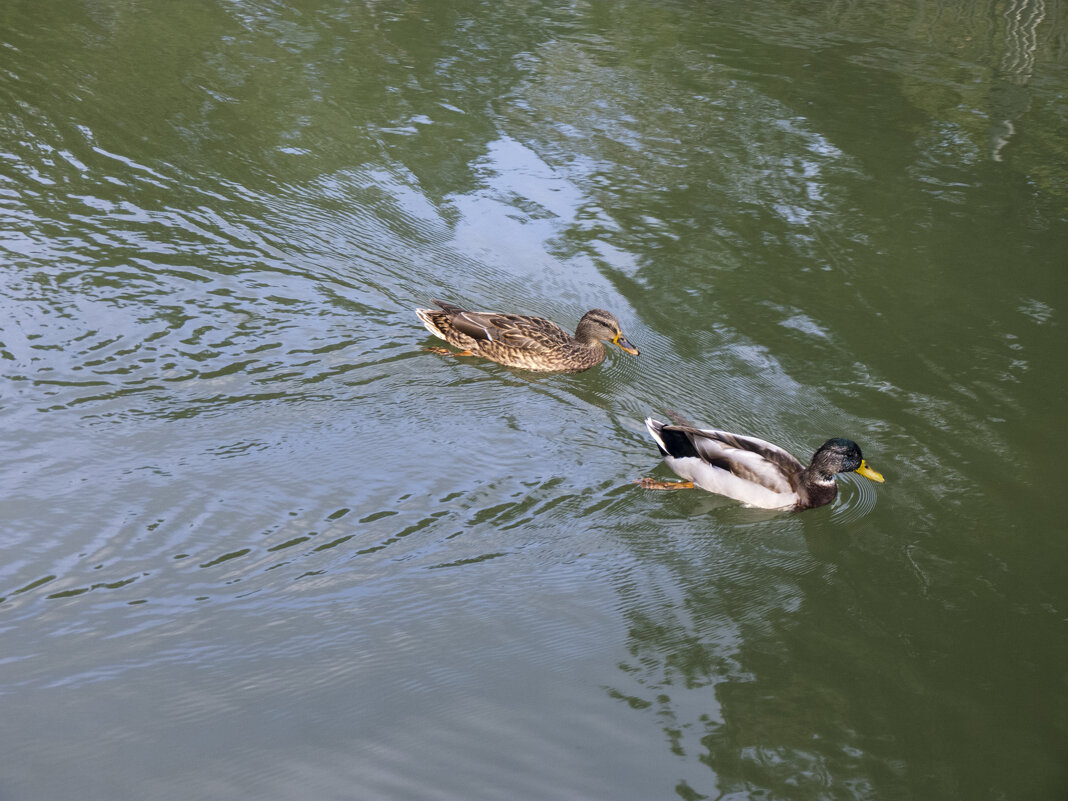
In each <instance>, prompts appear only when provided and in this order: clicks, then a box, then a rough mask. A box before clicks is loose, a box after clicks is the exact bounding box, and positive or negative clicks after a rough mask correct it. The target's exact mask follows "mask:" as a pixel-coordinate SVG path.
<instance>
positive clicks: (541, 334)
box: [415, 300, 638, 373]
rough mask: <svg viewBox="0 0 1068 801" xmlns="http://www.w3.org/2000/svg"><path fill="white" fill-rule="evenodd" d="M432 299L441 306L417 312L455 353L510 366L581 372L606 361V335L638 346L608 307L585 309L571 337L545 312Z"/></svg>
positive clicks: (609, 339) (621, 343)
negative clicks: (501, 310) (475, 307)
mask: <svg viewBox="0 0 1068 801" xmlns="http://www.w3.org/2000/svg"><path fill="white" fill-rule="evenodd" d="M433 302H434V303H435V304H437V305H438V306H440V307H441V309H442V310H441V311H438V310H437V309H416V310H415V313H416V314H417V315H419V319H420V320H422V321H423V325H425V326H426V328H427V330H428V331H429V332H430V333H431V334H433V335H434V336H436V337H441V338H442V339H444V340H445V341H446V342H448V343H449V344H450V345H453V346H455V347H457V348H462V349H463V351H462V352H461V353H458V354H456V355H457V356H484V357H485V358H487V359H491V360H492V361H495V362H499V363H500V364H504V365H507V366H508V367H521V368H523V369H524V370H537V371H539V372H543V373H555V372H561V373H577V372H580V371H581V370H586V369H589V368H590V367H593V366H594V365H595V364H600V363H601V362H602V361H604V345H603V344H601V343H602V341H604V342H611V343H612V344H613V345H618V346H619V347H620V348H622V349H623V350H625V351H626V352H627V353H632V354H634V355H635V356H637V355H638V349H637V348H636V347H634V346H633V345H631V344H630V343H629V342H627V338H626V337H624V336H623V332H622V331H621V330H620V328H619V320H617V319H616V318H615V317H614V316H613V315H611V314H609V313H608V312H606V311H605V310H604V309H591V310H590V311H588V312H586V313H585V314H584V315H582V319H581V320H579V324H578V328H576V329H575V336H574V337H572V336H571V335H570V334H568V333H567V331H565V330H564V329H563V328H561V327H560V326H558V325H557V324H556V323H554V322H553V321H552V320H546V319H544V318H542V317H524V316H522V315H519V314H498V313H497V312H473V311H467V310H466V309H461V308H460V307H459V306H454V305H453V304H451V303H446V302H445V301H443V300H435V301H433ZM442 352H447V351H442Z"/></svg>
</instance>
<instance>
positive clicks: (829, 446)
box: [637, 415, 883, 509]
mask: <svg viewBox="0 0 1068 801" xmlns="http://www.w3.org/2000/svg"><path fill="white" fill-rule="evenodd" d="M672 416H673V417H674V418H675V420H676V422H677V423H678V424H677V425H669V424H667V423H661V422H660V421H659V420H654V419H653V418H651V417H649V418H646V420H645V426H646V428H648V429H649V433H650V434H652V436H653V439H654V440H656V444H657V447H659V448H660V453H662V454H663V455H664V461H665V462H666V463H667V466H668V467H670V468H671V469H672V470H674V471H675V473H676V474H677V475H678V476H679V477H680V478H683V479H685V481H655V480H653V479H651V478H643V479H641V480H639V481H638V482H637V483H638V484H640V485H641V486H643V487H645V488H646V489H691V488H693V487H694V485H696V486H698V487H700V488H701V489H704V490H708V491H709V492H714V493H716V494H717V495H726V496H727V497H728V498H734V499H735V500H738V501H741V502H742V503H744V504H746V505H748V506H755V507H758V508H760V509H813V508H815V507H817V506H823V505H824V504H828V503H830V502H831V501H833V500H834V499H835V496H836V495H838V484H837V483H836V482H835V480H834V477H835V475H837V474H838V473H845V472H849V471H852V472H855V473H860V474H861V475H862V476H864V477H865V478H870V479H871V480H872V481H877V482H878V483H880V484H882V483H883V477H882V476H881V475H880V474H879V473H877V472H876V471H874V470H872V469H871V468H870V467H868V465H867V464H865V462H864V457H863V456H862V455H861V453H860V448H859V447H857V443H855V442H853V440H851V439H841V438H838V437H836V438H835V439H829V440H827V441H826V442H825V443H823V445H821V446H820V449H819V450H818V451H816V453H815V455H814V456H813V457H812V463H811V464H810V465H809V466H808V467H805V466H804V465H802V464H801V462H799V461H798V460H797V459H796V458H794V456H793V455H792V454H790V453H788V452H787V451H784V450H783V449H782V448H780V447H779V446H778V445H773V444H772V443H770V442H765V441H764V440H762V439H757V438H756V437H746V436H742V435H741V434H730V433H728V432H726V431H715V430H713V429H704V428H695V427H694V426H692V425H690V424H689V423H688V422H686V421H685V420H683V419H682V418H681V417H677V416H675V415H672Z"/></svg>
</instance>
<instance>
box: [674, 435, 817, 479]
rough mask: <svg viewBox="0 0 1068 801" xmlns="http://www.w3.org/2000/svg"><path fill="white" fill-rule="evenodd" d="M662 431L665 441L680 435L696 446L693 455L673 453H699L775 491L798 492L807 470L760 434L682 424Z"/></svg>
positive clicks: (718, 465)
mask: <svg viewBox="0 0 1068 801" xmlns="http://www.w3.org/2000/svg"><path fill="white" fill-rule="evenodd" d="M660 433H661V435H662V437H664V439H665V442H668V441H671V440H674V441H675V442H676V443H677V442H678V439H679V437H684V438H685V439H686V440H687V441H688V442H689V443H690V445H691V447H692V449H693V453H690V454H682V453H679V454H674V453H672V455H674V456H683V455H691V456H698V457H699V458H700V459H701V461H703V462H705V463H707V464H709V465H711V466H712V467H717V468H719V469H721V470H726V471H727V472H729V473H732V474H733V475H735V476H737V477H738V478H740V479H743V480H745V481H751V482H752V483H754V484H758V485H760V486H762V487H766V488H767V489H769V490H771V491H772V492H777V493H788V492H794V491H796V490H797V487H798V483H799V476H800V475H801V471H802V470H804V469H805V468H804V465H802V464H801V462H799V461H798V460H797V458H796V457H795V456H794V455H793V454H792V453H790V452H789V451H786V450H784V449H783V448H780V447H779V446H778V445H775V444H774V443H771V442H768V441H767V440H763V439H759V438H757V437H748V436H745V435H742V434H732V433H730V432H729V431H718V430H716V429H710V428H696V427H694V426H682V425H673V426H664V427H663V428H662V429H661V431H660Z"/></svg>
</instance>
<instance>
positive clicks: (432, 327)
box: [415, 309, 445, 339]
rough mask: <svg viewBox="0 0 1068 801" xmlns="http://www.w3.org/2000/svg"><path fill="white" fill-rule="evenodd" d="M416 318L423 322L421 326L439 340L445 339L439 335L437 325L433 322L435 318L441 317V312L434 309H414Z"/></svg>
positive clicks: (439, 331)
mask: <svg viewBox="0 0 1068 801" xmlns="http://www.w3.org/2000/svg"><path fill="white" fill-rule="evenodd" d="M415 314H416V316H417V317H418V318H419V319H420V320H422V321H423V325H424V326H425V327H426V330H427V331H429V332H430V333H431V334H433V335H434V336H436V337H438V338H439V339H445V336H444V335H443V334H442V333H441V329H440V328H438V324H437V323H436V322H435V321H434V318H435V317H438V316H441V315H442V312H439V311H437V310H435V309H416V310H415Z"/></svg>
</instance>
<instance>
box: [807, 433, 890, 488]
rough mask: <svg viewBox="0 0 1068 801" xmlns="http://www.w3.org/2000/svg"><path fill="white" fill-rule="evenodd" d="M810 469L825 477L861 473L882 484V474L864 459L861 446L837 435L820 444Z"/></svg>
mask: <svg viewBox="0 0 1068 801" xmlns="http://www.w3.org/2000/svg"><path fill="white" fill-rule="evenodd" d="M808 469H809V470H811V471H813V472H815V473H818V474H819V475H820V476H821V477H823V478H833V477H834V475H835V474H836V473H850V472H852V473H860V474H861V475H862V476H864V478H869V479H871V480H872V481H877V482H878V483H880V484H882V483H883V481H884V480H885V479H884V478H883V477H882V475H881V474H880V473H878V472H876V471H875V470H872V469H871V468H870V467H868V465H867V464H866V463H865V461H864V456H863V455H862V454H861V452H860V447H859V446H858V445H857V443H855V442H854V441H853V440H851V439H843V438H842V437H835V438H834V439H829V440H827V441H826V442H824V443H823V445H821V446H820V449H819V450H818V451H816V454H815V455H814V456H813V457H812V464H811V465H810V466H809V468H808Z"/></svg>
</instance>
